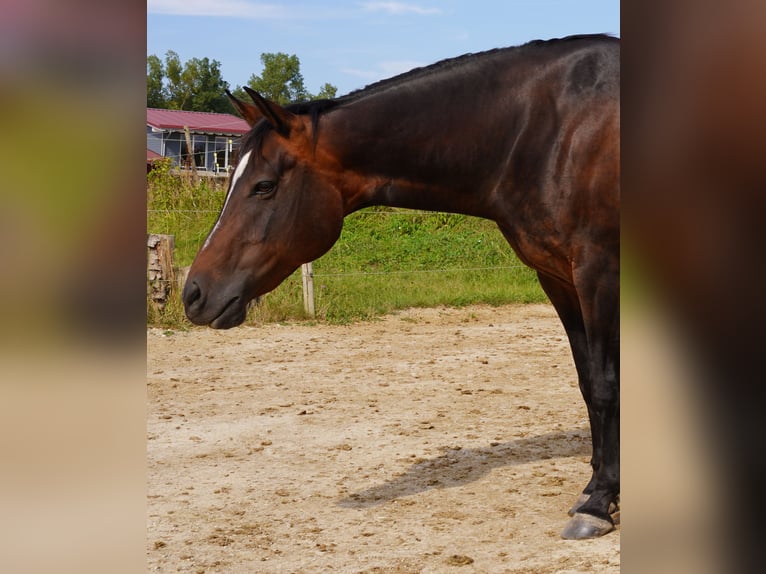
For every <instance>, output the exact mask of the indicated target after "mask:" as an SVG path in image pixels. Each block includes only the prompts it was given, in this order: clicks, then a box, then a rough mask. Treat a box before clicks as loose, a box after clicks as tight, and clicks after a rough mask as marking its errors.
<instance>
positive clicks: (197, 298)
mask: <svg viewBox="0 0 766 574" xmlns="http://www.w3.org/2000/svg"><path fill="white" fill-rule="evenodd" d="M215 287H216V288H214V287H211V286H210V285H208V284H207V282H206V281H205V280H204V279H203V278H202V277H201V276H189V278H188V279H187V280H186V284H185V285H184V290H183V295H182V298H183V302H184V311H185V312H186V316H187V317H188V318H189V320H190V321H191V322H192V323H194V324H195V325H208V326H210V327H213V328H214V329H230V328H231V327H236V326H237V325H241V324H242V322H243V321H244V320H245V316H246V314H247V303H248V301H249V299H248V298H247V297H246V296H245V290H244V281H232V282H230V283H228V284H227V285H225V286H222V287H221V286H218V285H216V286H215Z"/></svg>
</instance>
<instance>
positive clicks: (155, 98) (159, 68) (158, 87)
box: [146, 54, 165, 108]
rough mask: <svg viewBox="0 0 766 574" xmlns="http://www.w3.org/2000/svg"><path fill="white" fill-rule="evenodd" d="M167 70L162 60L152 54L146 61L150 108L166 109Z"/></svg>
mask: <svg viewBox="0 0 766 574" xmlns="http://www.w3.org/2000/svg"><path fill="white" fill-rule="evenodd" d="M164 76H165V68H164V66H163V65H162V60H160V59H159V58H158V57H157V56H155V55H154V54H152V55H151V56H149V57H148V58H147V59H146V106H147V107H149V108H164V107H165V89H164V87H163V78H164Z"/></svg>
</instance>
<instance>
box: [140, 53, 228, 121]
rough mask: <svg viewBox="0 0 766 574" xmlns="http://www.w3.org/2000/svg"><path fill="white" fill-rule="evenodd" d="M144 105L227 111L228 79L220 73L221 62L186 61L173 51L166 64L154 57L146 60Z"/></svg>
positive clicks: (173, 108) (169, 54)
mask: <svg viewBox="0 0 766 574" xmlns="http://www.w3.org/2000/svg"><path fill="white" fill-rule="evenodd" d="M146 67H147V74H146V86H147V91H146V105H147V106H150V107H163V108H168V109H171V110H190V111H198V112H228V111H229V110H230V108H229V105H228V102H227V100H226V96H225V92H226V90H227V89H228V88H229V84H228V82H226V81H224V79H223V78H222V76H221V63H220V62H218V61H217V60H212V61H211V60H210V59H208V58H202V59H200V58H192V59H191V60H187V61H186V62H185V63H183V64H182V63H181V59H180V58H179V57H178V54H176V53H175V52H174V51H172V50H168V52H167V53H166V54H165V64H164V66H163V64H162V62H161V61H160V59H159V58H158V57H157V56H154V55H152V56H149V57H148V58H147V59H146Z"/></svg>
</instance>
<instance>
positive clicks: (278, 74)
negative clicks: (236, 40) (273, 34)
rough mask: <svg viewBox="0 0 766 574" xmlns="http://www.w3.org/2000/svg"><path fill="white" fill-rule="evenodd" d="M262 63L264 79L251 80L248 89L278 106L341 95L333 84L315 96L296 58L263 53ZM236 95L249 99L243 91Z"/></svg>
mask: <svg viewBox="0 0 766 574" xmlns="http://www.w3.org/2000/svg"><path fill="white" fill-rule="evenodd" d="M261 63H262V64H263V71H262V72H261V75H260V76H258V75H256V74H253V75H252V76H250V80H249V81H248V83H247V85H248V86H249V87H251V88H252V89H254V90H255V91H256V92H258V93H259V94H261V95H262V96H263V97H265V98H267V99H269V100H271V101H273V102H277V103H278V104H282V105H285V104H289V103H292V102H300V101H306V100H315V99H320V98H334V97H335V94H336V93H337V91H338V88H336V87H335V86H333V85H332V84H325V85H324V86H322V88H321V89H320V90H319V93H318V94H317V95H312V94H311V93H310V92H309V91H308V90H307V89H306V86H305V85H304V82H303V75H302V74H301V62H300V60H299V59H298V56H296V55H294V54H293V55H287V54H284V53H282V52H277V53H276V54H272V53H264V54H261ZM234 95H236V96H237V97H243V98H244V97H246V96H245V92H244V90H242V89H241V88H238V89H237V90H235V91H234Z"/></svg>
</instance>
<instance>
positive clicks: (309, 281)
mask: <svg viewBox="0 0 766 574" xmlns="http://www.w3.org/2000/svg"><path fill="white" fill-rule="evenodd" d="M301 277H302V278H303V308H304V309H305V310H306V314H307V315H308V316H309V317H315V316H316V312H315V310H314V268H313V266H312V264H311V263H304V264H303V265H301Z"/></svg>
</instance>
